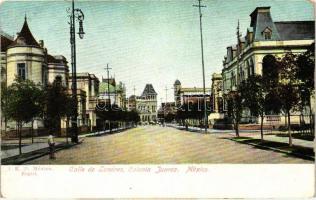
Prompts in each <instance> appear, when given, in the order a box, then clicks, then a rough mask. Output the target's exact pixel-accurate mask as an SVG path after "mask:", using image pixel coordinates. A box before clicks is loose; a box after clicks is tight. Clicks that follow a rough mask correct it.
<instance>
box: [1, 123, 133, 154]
mask: <svg viewBox="0 0 316 200" xmlns="http://www.w3.org/2000/svg"><path fill="white" fill-rule="evenodd" d="M129 128H132V127H127V128H116V129H112V133H115V132H119V131H122V130H125V129H129ZM109 132H110V131H109V130H106V131H99V132H94V133H87V134H83V135H79V136H78V137H79V140H80V139H81V141H83V138H85V137H91V136H100V135H103V134H107V133H109ZM54 139H55V145H56V147H63V148H64V147H68V146H71V142H70V141H71V139H70V138H68V140H69V144H70V145H67V143H66V138H65V137H63V138H61V137H56V138H54ZM26 140H29V141H28V142H26ZM1 145H3V146H4V145H5V146H6V147H9V146H12V147H14V148H9V149H6V150H2V149H3V148H1V160H3V159H8V158H13V157H17V156H19V140H18V139H10V140H2V141H1ZM47 148H48V144H47V137H43V136H40V137H34V143H31V138H27V139H23V141H22V148H21V149H22V155H23V154H30V155H31V153H32V152H35V151H39V150H42V151H41V152H42V153H43V152H45V151H46V150H45V149H47Z"/></svg>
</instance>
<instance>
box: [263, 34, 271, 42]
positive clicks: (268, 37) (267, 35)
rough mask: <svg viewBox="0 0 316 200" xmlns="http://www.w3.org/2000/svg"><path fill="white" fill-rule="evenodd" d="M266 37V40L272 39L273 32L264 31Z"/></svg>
mask: <svg viewBox="0 0 316 200" xmlns="http://www.w3.org/2000/svg"><path fill="white" fill-rule="evenodd" d="M264 39H265V40H271V32H265V33H264Z"/></svg>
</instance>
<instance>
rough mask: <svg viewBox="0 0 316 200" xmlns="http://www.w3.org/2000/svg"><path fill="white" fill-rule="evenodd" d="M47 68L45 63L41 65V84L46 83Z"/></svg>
mask: <svg viewBox="0 0 316 200" xmlns="http://www.w3.org/2000/svg"><path fill="white" fill-rule="evenodd" d="M47 79H48V78H47V69H46V66H45V65H42V83H43V85H46V84H47V82H48V80H47Z"/></svg>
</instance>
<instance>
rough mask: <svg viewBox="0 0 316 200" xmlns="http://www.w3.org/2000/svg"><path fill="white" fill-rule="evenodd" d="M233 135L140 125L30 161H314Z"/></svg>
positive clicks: (66, 162)
mask: <svg viewBox="0 0 316 200" xmlns="http://www.w3.org/2000/svg"><path fill="white" fill-rule="evenodd" d="M229 137H233V136H232V135H231V134H225V133H215V134H201V133H197V132H188V131H183V130H178V129H175V128H171V127H159V126H140V127H137V128H134V129H130V130H127V131H124V132H121V133H116V134H112V135H104V136H95V137H86V138H85V139H84V141H83V143H82V144H80V145H77V146H75V147H72V148H70V149H66V150H62V151H58V152H57V153H56V156H57V159H56V160H50V159H49V158H48V156H44V157H41V158H38V159H35V160H32V161H30V162H28V163H26V164H182V163H183V164H185V163H209V164H213V163H227V164H229V163H264V164H269V163H312V161H308V160H304V159H300V158H296V157H292V156H288V155H286V154H283V153H278V152H273V151H271V150H263V149H258V148H255V147H253V146H250V145H246V144H240V143H236V142H234V141H231V140H229V139H228V138H229Z"/></svg>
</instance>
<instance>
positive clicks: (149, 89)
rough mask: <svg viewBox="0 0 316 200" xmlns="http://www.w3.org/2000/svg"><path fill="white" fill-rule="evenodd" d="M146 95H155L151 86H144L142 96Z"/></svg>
mask: <svg viewBox="0 0 316 200" xmlns="http://www.w3.org/2000/svg"><path fill="white" fill-rule="evenodd" d="M147 95H157V93H156V91H155V89H154V87H153V85H152V84H146V86H145V89H144V91H143V93H142V96H147Z"/></svg>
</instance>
